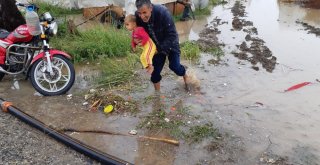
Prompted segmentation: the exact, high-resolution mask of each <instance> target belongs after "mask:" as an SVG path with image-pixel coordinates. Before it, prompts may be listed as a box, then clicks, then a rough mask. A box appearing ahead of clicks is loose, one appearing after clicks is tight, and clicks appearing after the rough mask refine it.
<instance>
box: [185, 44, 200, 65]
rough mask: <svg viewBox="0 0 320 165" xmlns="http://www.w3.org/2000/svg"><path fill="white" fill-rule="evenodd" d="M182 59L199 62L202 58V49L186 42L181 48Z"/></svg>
mask: <svg viewBox="0 0 320 165" xmlns="http://www.w3.org/2000/svg"><path fill="white" fill-rule="evenodd" d="M180 50H181V55H182V57H184V58H186V59H188V60H198V59H199V58H200V47H199V45H197V44H196V43H195V42H191V41H186V42H184V43H182V44H181V46H180Z"/></svg>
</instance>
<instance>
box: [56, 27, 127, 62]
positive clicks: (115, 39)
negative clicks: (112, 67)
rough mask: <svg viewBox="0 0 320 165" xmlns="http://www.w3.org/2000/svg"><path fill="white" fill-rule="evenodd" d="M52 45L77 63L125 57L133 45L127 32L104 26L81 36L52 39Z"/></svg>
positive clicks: (85, 32) (82, 33) (81, 33)
mask: <svg viewBox="0 0 320 165" xmlns="http://www.w3.org/2000/svg"><path fill="white" fill-rule="evenodd" d="M51 44H52V46H53V47H54V48H56V49H59V50H63V51H66V52H68V53H69V54H71V55H72V56H73V58H74V60H75V61H76V62H81V61H85V60H89V61H93V60H97V59H99V58H101V57H125V56H127V55H128V54H129V50H130V45H131V44H130V36H129V33H128V32H127V31H126V30H123V29H120V30H119V29H115V28H112V27H110V28H105V27H103V26H97V27H95V28H93V29H90V30H88V31H84V32H80V35H65V36H60V37H55V38H52V40H51Z"/></svg>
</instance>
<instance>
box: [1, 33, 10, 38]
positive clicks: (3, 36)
mask: <svg viewBox="0 0 320 165" xmlns="http://www.w3.org/2000/svg"><path fill="white" fill-rule="evenodd" d="M9 34H10V32H0V38H1V39H3V38H7V37H8V35H9Z"/></svg>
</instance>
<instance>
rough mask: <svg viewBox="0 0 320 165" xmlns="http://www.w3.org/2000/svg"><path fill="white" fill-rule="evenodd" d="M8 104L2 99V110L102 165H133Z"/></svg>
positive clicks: (0, 99) (0, 102)
mask: <svg viewBox="0 0 320 165" xmlns="http://www.w3.org/2000/svg"><path fill="white" fill-rule="evenodd" d="M6 103H8V102H6V101H5V100H3V99H2V98H0V105H1V108H2V109H3V111H7V112H9V113H10V114H12V115H13V116H15V117H17V118H19V119H20V120H22V121H24V122H26V123H27V124H29V125H31V126H33V127H35V128H37V129H38V130H40V131H41V132H44V133H45V134H48V135H49V136H51V137H53V138H55V139H56V140H57V141H60V142H62V143H64V144H65V145H67V146H69V147H71V148H73V149H75V150H76V151H78V152H80V153H82V154H84V155H86V156H88V157H91V158H92V159H94V160H97V161H98V162H100V163H102V164H106V165H131V163H129V162H126V161H124V160H121V159H119V158H117V157H114V156H112V155H109V154H106V153H103V152H102V151H99V150H97V149H95V148H92V147H90V146H88V145H86V144H84V143H82V142H80V141H79V140H76V139H73V138H71V137H70V136H68V135H66V134H63V133H60V132H57V131H55V130H54V129H52V128H49V127H48V126H46V125H45V124H44V123H42V122H41V121H39V120H37V119H35V118H33V117H31V116H30V115H28V114H26V113H24V112H22V111H21V110H19V109H18V108H16V107H14V106H12V105H11V104H6ZM4 105H8V106H4Z"/></svg>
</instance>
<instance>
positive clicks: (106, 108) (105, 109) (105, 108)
mask: <svg viewBox="0 0 320 165" xmlns="http://www.w3.org/2000/svg"><path fill="white" fill-rule="evenodd" d="M112 110H113V106H112V105H111V104H110V105H107V106H105V107H104V109H103V112H104V113H110V112H111V111H112Z"/></svg>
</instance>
